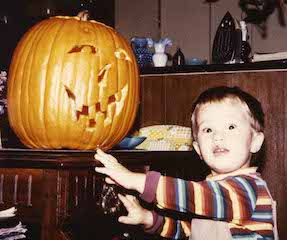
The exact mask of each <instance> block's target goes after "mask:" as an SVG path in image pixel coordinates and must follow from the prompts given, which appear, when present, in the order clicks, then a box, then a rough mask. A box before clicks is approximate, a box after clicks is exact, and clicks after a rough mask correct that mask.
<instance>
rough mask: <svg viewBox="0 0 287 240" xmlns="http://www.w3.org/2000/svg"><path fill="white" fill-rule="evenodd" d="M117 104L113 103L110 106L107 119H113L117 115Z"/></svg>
mask: <svg viewBox="0 0 287 240" xmlns="http://www.w3.org/2000/svg"><path fill="white" fill-rule="evenodd" d="M116 107H117V105H116V103H115V102H113V103H111V104H109V106H108V110H107V118H110V119H113V118H114V116H115V113H116Z"/></svg>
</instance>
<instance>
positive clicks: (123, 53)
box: [115, 48, 132, 62]
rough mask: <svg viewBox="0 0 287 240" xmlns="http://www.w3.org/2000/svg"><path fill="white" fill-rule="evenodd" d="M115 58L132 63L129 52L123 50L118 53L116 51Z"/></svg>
mask: <svg viewBox="0 0 287 240" xmlns="http://www.w3.org/2000/svg"><path fill="white" fill-rule="evenodd" d="M115 56H116V57H117V58H118V59H122V60H126V61H130V62H131V61H132V60H131V58H130V57H129V56H128V54H127V52H126V51H125V50H124V49H122V48H118V49H117V50H116V51H115Z"/></svg>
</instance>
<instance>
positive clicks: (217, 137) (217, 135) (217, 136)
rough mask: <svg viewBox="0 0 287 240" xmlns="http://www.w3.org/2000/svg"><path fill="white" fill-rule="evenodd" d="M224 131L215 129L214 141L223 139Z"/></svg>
mask: <svg viewBox="0 0 287 240" xmlns="http://www.w3.org/2000/svg"><path fill="white" fill-rule="evenodd" d="M223 135H224V133H223V132H222V131H214V132H213V140H214V141H222V140H223Z"/></svg>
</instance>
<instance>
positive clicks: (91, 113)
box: [89, 105, 96, 120]
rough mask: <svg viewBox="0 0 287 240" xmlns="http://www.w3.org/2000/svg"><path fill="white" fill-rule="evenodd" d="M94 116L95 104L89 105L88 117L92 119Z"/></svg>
mask: <svg viewBox="0 0 287 240" xmlns="http://www.w3.org/2000/svg"><path fill="white" fill-rule="evenodd" d="M95 117H96V105H92V106H89V119H90V120H91V119H94V118H95Z"/></svg>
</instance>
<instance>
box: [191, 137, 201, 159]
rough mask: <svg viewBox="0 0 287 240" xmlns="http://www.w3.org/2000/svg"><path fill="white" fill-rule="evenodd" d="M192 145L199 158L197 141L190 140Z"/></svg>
mask: <svg viewBox="0 0 287 240" xmlns="http://www.w3.org/2000/svg"><path fill="white" fill-rule="evenodd" d="M192 145H193V148H194V150H195V151H196V152H197V154H198V155H199V156H200V158H201V152H200V148H199V146H198V142H197V141H193V142H192Z"/></svg>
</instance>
